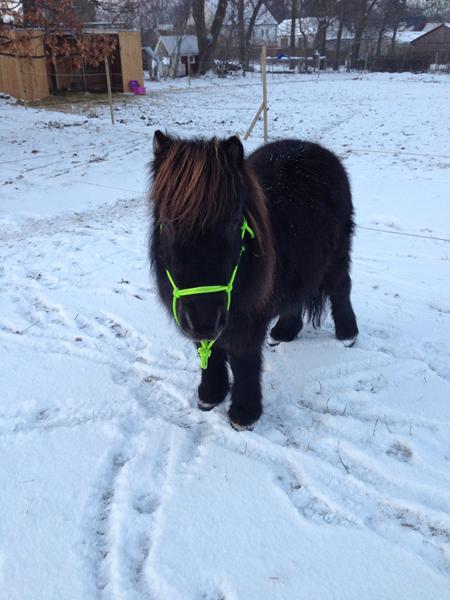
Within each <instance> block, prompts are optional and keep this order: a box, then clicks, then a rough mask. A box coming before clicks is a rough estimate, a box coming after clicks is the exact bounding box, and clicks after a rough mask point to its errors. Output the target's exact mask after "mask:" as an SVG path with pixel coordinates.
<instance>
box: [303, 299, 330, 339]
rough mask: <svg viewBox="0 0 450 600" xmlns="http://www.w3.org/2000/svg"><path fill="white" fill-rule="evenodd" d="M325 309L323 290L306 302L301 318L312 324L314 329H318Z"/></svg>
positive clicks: (325, 302) (325, 301) (325, 300)
mask: <svg viewBox="0 0 450 600" xmlns="http://www.w3.org/2000/svg"><path fill="white" fill-rule="evenodd" d="M326 309H327V296H326V295H325V293H324V292H323V290H320V291H318V292H317V293H316V294H315V295H314V296H312V297H311V298H309V299H308V300H306V302H305V303H304V305H303V316H304V317H306V320H307V321H309V322H310V323H312V326H313V327H314V329H316V328H317V327H320V325H321V324H322V320H323V318H324V315H325V313H326Z"/></svg>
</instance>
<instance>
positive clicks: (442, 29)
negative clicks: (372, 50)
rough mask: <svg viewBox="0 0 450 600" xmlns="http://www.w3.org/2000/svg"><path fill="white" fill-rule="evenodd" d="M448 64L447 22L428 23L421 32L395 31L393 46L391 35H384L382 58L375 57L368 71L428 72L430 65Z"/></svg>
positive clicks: (449, 27)
mask: <svg viewBox="0 0 450 600" xmlns="http://www.w3.org/2000/svg"><path fill="white" fill-rule="evenodd" d="M449 64H450V23H428V24H426V25H425V26H424V27H423V29H422V30H421V31H411V30H407V31H405V30H402V31H397V33H396V36H395V44H394V47H393V45H392V32H387V33H386V35H385V36H384V38H383V41H382V44H381V56H379V57H376V58H375V60H374V61H373V64H372V66H371V68H372V69H375V70H382V71H385V70H388V71H410V70H412V71H427V70H428V69H429V68H430V66H431V65H449ZM435 68H437V67H435ZM444 68H445V67H444Z"/></svg>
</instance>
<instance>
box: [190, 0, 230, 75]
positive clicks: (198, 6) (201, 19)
mask: <svg viewBox="0 0 450 600" xmlns="http://www.w3.org/2000/svg"><path fill="white" fill-rule="evenodd" d="M227 4H228V0H219V1H218V4H217V8H216V12H215V14H214V19H213V22H212V25H211V29H210V31H208V28H207V27H206V20H205V0H193V4H192V16H193V18H194V23H195V29H196V33H197V41H198V50H199V63H200V65H199V72H200V74H201V75H203V74H205V73H206V72H207V71H209V70H210V69H211V68H212V66H213V56H214V52H215V49H216V47H217V41H218V39H219V34H220V30H221V29H222V25H223V21H224V18H225V13H226V10H227Z"/></svg>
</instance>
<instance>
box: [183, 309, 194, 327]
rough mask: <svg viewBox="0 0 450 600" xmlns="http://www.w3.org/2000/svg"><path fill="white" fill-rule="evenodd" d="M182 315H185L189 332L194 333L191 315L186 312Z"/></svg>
mask: <svg viewBox="0 0 450 600" xmlns="http://www.w3.org/2000/svg"><path fill="white" fill-rule="evenodd" d="M184 314H185V317H186V321H187V324H188V327H189V329H190V330H191V331H194V329H195V327H194V323H193V322H192V319H191V315H190V314H189V311H188V310H186V311H185V313H184Z"/></svg>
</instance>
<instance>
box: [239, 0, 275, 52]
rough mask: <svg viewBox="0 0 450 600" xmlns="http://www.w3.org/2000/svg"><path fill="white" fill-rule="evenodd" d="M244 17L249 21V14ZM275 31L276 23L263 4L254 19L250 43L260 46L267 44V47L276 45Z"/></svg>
mask: <svg viewBox="0 0 450 600" xmlns="http://www.w3.org/2000/svg"><path fill="white" fill-rule="evenodd" d="M248 12H249V11H247V14H246V15H245V17H246V19H247V20H248V21H250V18H251V14H250V15H249V14H248ZM277 30H278V21H277V20H276V19H275V17H274V16H273V15H272V13H271V12H270V10H269V9H268V8H267V7H266V6H265V5H264V4H263V5H262V6H261V9H260V11H259V13H258V16H257V17H256V21H255V25H254V27H253V33H252V37H251V41H252V43H253V44H256V45H262V44H267V45H268V46H276V45H277Z"/></svg>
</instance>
